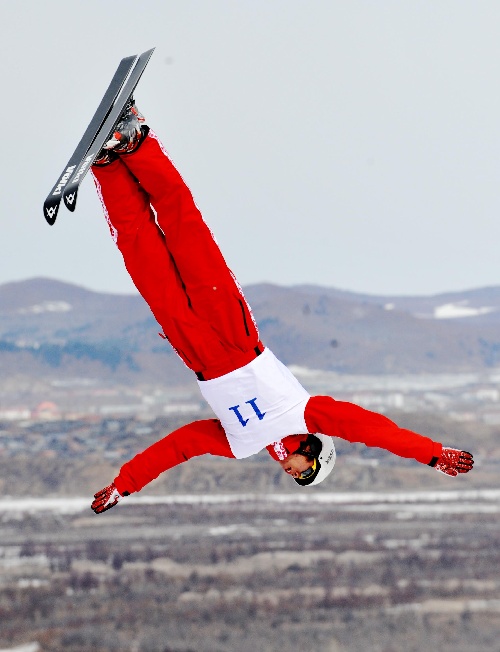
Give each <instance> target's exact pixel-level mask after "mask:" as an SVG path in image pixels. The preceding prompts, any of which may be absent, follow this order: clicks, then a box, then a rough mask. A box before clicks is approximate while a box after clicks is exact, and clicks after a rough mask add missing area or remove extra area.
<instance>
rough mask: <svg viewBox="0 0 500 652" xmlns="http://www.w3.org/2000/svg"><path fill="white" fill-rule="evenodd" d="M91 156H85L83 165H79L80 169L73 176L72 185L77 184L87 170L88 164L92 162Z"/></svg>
mask: <svg viewBox="0 0 500 652" xmlns="http://www.w3.org/2000/svg"><path fill="white" fill-rule="evenodd" d="M92 158H93V156H92V155H90V156H87V158H86V159H85V160H84V161H83V163H82V164H81V165H80V168H79V170H78V172H77V173H76V174H75V178H74V179H73V183H78V182H79V181H80V177H81V176H82V174H83V173H84V172H85V170H86V169H87V168H88V166H89V163H90V162H91V161H92Z"/></svg>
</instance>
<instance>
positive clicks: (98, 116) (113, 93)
mask: <svg viewBox="0 0 500 652" xmlns="http://www.w3.org/2000/svg"><path fill="white" fill-rule="evenodd" d="M136 58H137V55H135V54H134V55H133V56H130V57H125V59H122V60H121V61H120V63H119V65H118V68H117V69H116V72H115V74H114V75H113V79H112V80H111V82H110V84H109V86H108V89H107V90H106V92H105V93H104V96H103V98H102V100H101V103H100V104H99V106H98V107H97V110H96V112H95V113H94V117H93V118H92V120H91V121H90V123H89V126H88V127H87V129H86V131H85V133H84V134H83V136H82V138H81V140H80V142H79V143H78V145H77V147H76V149H75V151H74V152H73V155H72V156H71V158H70V159H69V161H68V163H67V165H66V167H65V168H64V171H63V173H62V174H61V175H60V177H59V180H58V181H57V183H56V184H55V185H54V187H53V188H52V190H51V191H50V193H49V195H48V197H47V199H46V200H45V202H44V205H43V214H44V216H45V219H46V220H47V222H48V223H49V224H50V225H51V226H52V224H54V222H55V221H56V218H57V212H58V210H59V205H60V203H61V199H62V196H63V189H64V186H65V185H66V184H67V183H68V181H69V179H70V178H71V175H72V174H73V173H74V171H75V170H76V169H77V166H78V165H80V163H81V160H82V158H83V157H84V156H85V154H86V153H87V151H88V150H89V147H90V146H91V145H92V143H93V141H94V139H95V137H96V135H97V134H98V133H99V129H100V128H101V127H102V125H103V123H104V121H105V120H106V118H107V116H108V115H109V112H110V111H111V109H112V108H113V104H114V101H115V100H116V98H117V97H118V94H119V92H120V90H121V89H122V87H123V84H124V83H125V80H126V79H127V77H128V75H129V73H130V70H131V69H132V66H133V65H134V61H135V60H136Z"/></svg>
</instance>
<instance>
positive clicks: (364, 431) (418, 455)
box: [305, 396, 473, 476]
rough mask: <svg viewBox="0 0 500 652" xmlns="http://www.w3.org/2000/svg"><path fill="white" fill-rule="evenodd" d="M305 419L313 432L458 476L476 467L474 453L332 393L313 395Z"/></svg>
mask: <svg viewBox="0 0 500 652" xmlns="http://www.w3.org/2000/svg"><path fill="white" fill-rule="evenodd" d="M305 418H306V424H307V428H308V430H309V432H313V433H314V432H321V433H323V434H325V435H330V436H332V437H340V438H341V439H346V440H347V441H350V442H351V443H362V444H365V445H366V446H375V447H378V448H383V449H385V450H387V451H389V452H391V453H394V454H395V455H399V456H400V457H406V458H410V459H415V460H417V462H420V463H422V464H427V465H429V466H433V467H434V468H436V469H437V470H438V471H441V472H442V473H445V474H446V475H451V476H455V475H457V474H458V473H466V472H467V471H470V470H471V469H472V465H473V460H472V455H471V454H470V453H468V452H467V451H460V450H457V449H454V448H449V447H444V446H443V445H442V444H440V443H439V442H436V441H433V440H432V439H430V438H429V437H424V436H423V435H419V434H417V433H416V432H412V431H411V430H407V429H405V428H400V427H399V426H398V425H396V424H395V423H394V422H393V421H391V420H390V419H388V418H387V417H385V416H383V415H382V414H377V413H376V412H371V411H369V410H365V409H364V408H362V407H360V406H359V405H355V404H354V403H347V402H345V401H336V400H335V399H333V398H331V397H330V396H313V397H312V398H311V399H310V400H309V401H308V403H307V406H306V410H305Z"/></svg>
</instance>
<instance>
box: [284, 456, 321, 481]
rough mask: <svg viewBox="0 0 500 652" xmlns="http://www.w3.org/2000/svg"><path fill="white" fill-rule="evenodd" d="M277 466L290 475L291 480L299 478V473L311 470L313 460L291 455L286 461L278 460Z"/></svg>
mask: <svg viewBox="0 0 500 652" xmlns="http://www.w3.org/2000/svg"><path fill="white" fill-rule="evenodd" d="M279 464H280V466H281V468H282V469H283V471H285V473H288V474H289V475H291V476H292V478H299V477H300V474H301V473H304V471H306V470H307V469H310V468H311V466H312V465H313V460H311V459H309V458H307V457H305V456H304V455H301V454H300V453H292V454H291V455H289V456H288V457H287V458H286V459H284V460H279Z"/></svg>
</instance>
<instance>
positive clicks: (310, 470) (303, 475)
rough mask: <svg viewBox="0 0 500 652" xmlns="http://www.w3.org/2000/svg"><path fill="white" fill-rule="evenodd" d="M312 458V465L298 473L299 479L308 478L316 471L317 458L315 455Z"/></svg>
mask: <svg viewBox="0 0 500 652" xmlns="http://www.w3.org/2000/svg"><path fill="white" fill-rule="evenodd" d="M312 460H313V463H312V466H310V467H309V468H308V469H306V470H305V471H302V473H301V474H300V475H299V480H305V479H306V478H310V477H311V475H313V474H314V473H316V467H317V464H318V460H317V459H316V458H315V457H313V458H312Z"/></svg>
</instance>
